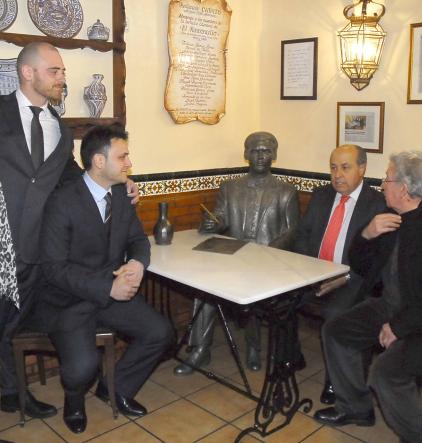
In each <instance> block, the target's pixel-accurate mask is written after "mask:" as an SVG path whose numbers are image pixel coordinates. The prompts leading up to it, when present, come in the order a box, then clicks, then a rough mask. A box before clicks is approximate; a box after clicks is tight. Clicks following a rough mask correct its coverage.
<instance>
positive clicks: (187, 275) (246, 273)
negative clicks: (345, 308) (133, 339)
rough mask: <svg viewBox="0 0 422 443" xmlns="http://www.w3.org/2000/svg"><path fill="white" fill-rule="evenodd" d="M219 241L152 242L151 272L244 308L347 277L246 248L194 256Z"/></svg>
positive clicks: (306, 261)
mask: <svg viewBox="0 0 422 443" xmlns="http://www.w3.org/2000/svg"><path fill="white" fill-rule="evenodd" d="M212 236H215V234H211V235H203V234H199V233H198V232H197V231H196V230H189V231H179V232H176V233H175V234H174V238H173V242H172V244H171V245H168V246H159V245H156V244H155V241H154V237H152V236H151V237H150V242H151V264H150V266H149V268H148V270H149V271H151V272H153V273H155V274H158V275H161V276H163V277H167V278H169V279H172V280H174V281H177V282H180V283H184V284H186V285H188V286H191V287H193V288H196V289H199V290H202V291H205V292H207V293H209V294H212V295H216V296H218V297H221V298H223V299H225V300H229V301H232V302H235V303H238V304H241V305H246V304H249V303H253V302H256V301H260V300H264V299H266V298H269V297H272V296H274V295H278V294H282V293H284V292H287V291H290V290H292V289H297V288H301V287H303V286H307V285H310V284H312V283H317V282H319V281H322V280H325V279H327V278H331V277H335V276H337V275H341V274H345V273H346V272H348V270H349V267H348V266H345V265H338V264H335V263H332V262H329V261H325V260H319V259H317V258H313V257H307V256H305V255H301V254H295V253H293V252H288V251H283V250H280V249H275V248H270V247H268V246H262V245H258V244H256V243H248V244H247V245H245V246H243V247H242V248H241V249H239V250H238V251H237V252H235V253H234V254H233V255H226V254H218V253H215V252H204V251H193V250H192V248H193V247H194V246H196V245H198V244H199V243H201V242H202V241H204V240H205V239H207V238H209V237H212Z"/></svg>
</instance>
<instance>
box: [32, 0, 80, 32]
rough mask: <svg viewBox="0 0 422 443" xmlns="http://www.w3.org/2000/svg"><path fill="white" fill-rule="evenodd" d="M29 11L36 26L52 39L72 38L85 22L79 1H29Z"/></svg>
mask: <svg viewBox="0 0 422 443" xmlns="http://www.w3.org/2000/svg"><path fill="white" fill-rule="evenodd" d="M28 11H29V15H30V16H31V19H32V21H33V22H34V25H35V26H36V27H37V28H38V29H39V30H40V31H41V32H43V33H44V34H46V35H49V36H50V37H62V38H71V37H73V36H75V35H76V34H77V33H78V32H79V31H80V29H81V27H82V23H83V21H84V15H83V12H82V6H81V4H80V3H79V1H78V0H28Z"/></svg>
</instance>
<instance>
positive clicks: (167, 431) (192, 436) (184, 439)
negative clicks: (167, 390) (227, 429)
mask: <svg viewBox="0 0 422 443" xmlns="http://www.w3.org/2000/svg"><path fill="white" fill-rule="evenodd" d="M137 423H139V424H140V425H141V426H142V427H143V428H145V429H147V430H149V431H150V432H152V433H153V434H154V435H156V436H157V437H159V438H160V439H162V440H163V441H165V442H166V443H192V442H194V441H196V440H198V439H200V438H201V437H205V436H206V435H208V434H210V433H211V432H213V431H214V430H217V429H219V428H221V427H222V426H223V425H224V422H223V421H222V420H220V419H218V418H217V417H215V416H213V415H212V414H209V413H208V412H206V411H204V410H203V409H201V408H199V407H197V406H195V405H193V404H192V403H190V402H188V401H186V400H179V401H177V402H175V403H172V404H171V405H168V406H165V407H164V408H161V409H159V410H157V411H155V412H153V413H152V414H148V415H147V416H145V417H143V418H141V419H139V420H137Z"/></svg>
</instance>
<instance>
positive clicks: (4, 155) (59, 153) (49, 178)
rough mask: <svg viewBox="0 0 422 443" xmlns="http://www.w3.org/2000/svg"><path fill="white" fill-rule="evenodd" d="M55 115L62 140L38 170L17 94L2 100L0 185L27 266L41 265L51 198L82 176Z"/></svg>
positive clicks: (70, 141) (68, 134)
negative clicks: (59, 188) (64, 184)
mask: <svg viewBox="0 0 422 443" xmlns="http://www.w3.org/2000/svg"><path fill="white" fill-rule="evenodd" d="M51 109H52V108H51ZM51 109H50V110H51ZM52 112H53V114H54V115H55V116H56V117H57V119H58V121H59V125H60V131H61V138H60V140H59V143H58V145H57V147H56V149H55V150H54V151H53V153H52V154H51V155H50V156H49V157H48V158H47V160H46V161H45V162H44V163H43V164H42V165H41V166H40V168H38V170H35V169H34V166H33V163H32V159H31V155H30V153H29V149H28V146H27V144H26V139H25V134H24V131H23V126H22V122H21V118H20V114H19V107H18V102H17V100H16V94H15V93H14V92H13V93H12V94H10V95H4V96H0V181H1V183H2V185H3V192H4V195H5V200H6V205H7V212H8V217H9V223H10V227H11V231H12V237H13V243H14V245H15V248H16V250H17V255H18V259H19V260H20V261H23V262H24V263H37V262H38V258H39V257H38V255H39V233H40V227H41V220H42V214H43V210H44V205H45V202H46V200H47V198H48V196H49V195H50V193H51V192H52V191H53V189H54V188H55V187H56V186H57V184H58V183H59V181H61V180H63V181H65V180H66V179H70V178H74V177H76V176H77V175H80V174H81V170H80V168H79V167H78V165H77V164H76V163H75V160H74V158H73V153H72V150H73V137H72V134H71V132H70V130H69V128H67V126H66V125H65V124H64V123H63V122H62V120H61V119H60V118H59V117H58V115H57V114H56V113H55V111H54V110H52Z"/></svg>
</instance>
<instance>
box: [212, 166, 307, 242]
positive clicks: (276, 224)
mask: <svg viewBox="0 0 422 443" xmlns="http://www.w3.org/2000/svg"><path fill="white" fill-rule="evenodd" d="M248 178H249V177H248V175H247V176H245V177H241V178H239V179H235V180H228V181H226V182H223V183H222V184H221V186H220V191H219V193H218V197H217V203H216V207H215V209H214V213H215V215H216V216H217V217H219V218H220V219H221V220H222V221H223V224H224V227H223V230H224V233H225V234H227V235H230V236H231V237H235V238H237V239H239V240H243V239H245V229H244V228H245V220H246V217H247V216H248V215H249V214H251V211H250V208H248V204H249V203H250V202H248V201H247V199H248V195H247V192H246V190H247V187H248ZM261 186H262V189H263V195H262V199H261V202H260V206H259V208H258V217H257V226H256V239H255V241H256V243H260V244H264V245H268V244H270V245H271V246H274V247H277V248H281V249H287V248H289V247H291V246H292V244H293V240H294V236H295V234H296V228H297V225H298V222H299V201H298V195H297V191H296V190H295V188H294V187H293V186H291V185H289V184H287V183H283V182H282V181H280V180H278V179H277V178H276V177H274V176H273V175H269V176H268V177H267V178H266V179H265V180H264V182H263V183H262V184H261V185H260V187H261Z"/></svg>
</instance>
